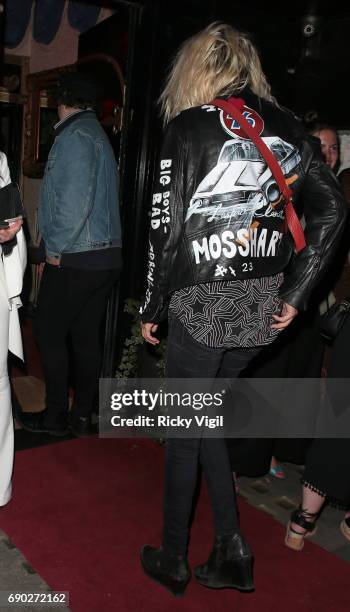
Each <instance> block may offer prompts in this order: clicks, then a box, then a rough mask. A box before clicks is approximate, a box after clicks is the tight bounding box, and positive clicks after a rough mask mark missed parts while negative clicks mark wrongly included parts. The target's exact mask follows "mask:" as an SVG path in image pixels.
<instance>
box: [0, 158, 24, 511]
mask: <svg viewBox="0 0 350 612" xmlns="http://www.w3.org/2000/svg"><path fill="white" fill-rule="evenodd" d="M8 183H10V173H9V169H8V165H7V159H6V155H5V154H4V153H2V152H0V188H2V187H4V186H5V185H7V184H8ZM21 228H22V220H18V221H16V222H14V223H11V224H10V226H9V228H8V229H0V506H4V505H5V504H7V502H8V501H9V500H10V499H11V491H12V486H11V478H12V466H13V420H12V410H11V391H10V383H9V378H8V372H7V353H8V350H10V351H11V352H12V353H14V354H15V355H17V356H18V357H20V358H21V359H23V351H22V340H21V331H20V326H19V320H18V308H19V307H20V306H21V300H20V297H19V296H20V294H21V291H22V278H23V273H24V269H25V266H26V248H25V241H24V236H23V230H22V229H21Z"/></svg>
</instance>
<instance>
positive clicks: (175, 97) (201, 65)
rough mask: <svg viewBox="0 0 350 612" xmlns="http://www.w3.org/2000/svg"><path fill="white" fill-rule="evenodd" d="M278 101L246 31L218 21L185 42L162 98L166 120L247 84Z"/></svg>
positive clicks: (162, 108) (259, 93) (271, 99)
mask: <svg viewBox="0 0 350 612" xmlns="http://www.w3.org/2000/svg"><path fill="white" fill-rule="evenodd" d="M246 86H248V87H250V89H251V90H252V91H253V92H254V93H255V94H256V95H258V96H259V97H261V98H265V99H266V100H270V101H271V102H276V100H275V99H274V98H273V96H272V95H271V91H270V85H269V84H268V82H267V79H266V77H265V75H264V73H263V70H262V67H261V63H260V59H259V55H258V52H257V50H256V49H255V47H254V45H253V43H252V42H251V41H250V40H249V38H248V36H247V35H246V34H243V33H242V32H239V31H238V30H235V29H234V28H233V27H232V26H230V25H228V24H225V23H219V22H215V23H212V24H210V25H209V26H208V27H206V28H205V29H204V30H202V31H201V32H199V33H198V34H195V35H194V36H192V37H191V38H189V39H188V40H185V42H184V43H183V44H182V45H181V47H180V49H179V51H178V52H177V54H176V56H175V58H174V61H173V62H172V65H171V69H170V73H169V75H168V78H167V80H166V84H165V87H164V90H163V92H162V94H161V96H160V98H159V102H160V105H161V112H162V115H163V118H164V124H167V123H168V122H169V121H170V120H171V119H173V118H174V117H176V115H178V114H179V113H180V112H181V111H183V110H185V109H186V108H191V107H192V106H200V105H201V104H205V103H207V102H210V100H212V99H213V98H215V97H216V96H218V95H226V94H230V93H233V92H234V93H239V92H240V91H241V90H242V89H244V87H246Z"/></svg>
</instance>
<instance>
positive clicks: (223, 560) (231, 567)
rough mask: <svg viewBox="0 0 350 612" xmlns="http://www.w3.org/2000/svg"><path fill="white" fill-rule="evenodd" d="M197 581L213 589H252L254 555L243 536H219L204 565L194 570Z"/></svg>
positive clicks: (238, 534)
mask: <svg viewBox="0 0 350 612" xmlns="http://www.w3.org/2000/svg"><path fill="white" fill-rule="evenodd" d="M194 575H195V577H196V580H197V582H199V583H200V584H202V585H203V586H206V587H209V588H211V589H225V588H229V589H239V590H241V591H252V590H253V589H254V583H253V556H252V553H251V550H250V548H249V546H248V544H247V543H246V542H245V540H244V539H243V536H242V535H241V534H240V533H239V532H237V533H235V534H234V535H231V536H217V537H216V538H215V542H214V547H213V550H212V551H211V553H210V556H209V559H208V561H207V562H206V563H205V564H204V565H197V567H196V568H195V570H194Z"/></svg>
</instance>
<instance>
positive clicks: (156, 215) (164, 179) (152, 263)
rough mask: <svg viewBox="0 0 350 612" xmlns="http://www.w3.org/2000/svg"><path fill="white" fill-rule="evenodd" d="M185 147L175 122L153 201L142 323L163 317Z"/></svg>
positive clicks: (178, 223)
mask: <svg viewBox="0 0 350 612" xmlns="http://www.w3.org/2000/svg"><path fill="white" fill-rule="evenodd" d="M184 165H185V145H184V143H183V139H182V138H181V137H180V133H179V129H178V127H177V122H176V120H174V121H172V122H171V123H170V124H169V126H168V128H167V130H166V133H165V136H164V140H163V145H162V148H161V153H160V156H159V159H158V163H157V167H156V175H155V184H154V190H153V198H152V210H151V226H150V233H149V246H148V262H147V276H146V294H145V298H144V301H143V304H142V306H141V308H140V313H141V319H142V321H143V322H144V323H152V322H153V323H158V322H159V321H161V320H162V319H164V318H165V317H166V313H167V307H168V303H167V301H168V299H167V298H168V280H169V277H170V271H171V269H172V266H173V262H174V259H175V255H176V249H177V245H178V242H179V239H180V236H181V230H182V224H183V197H184V188H183V185H184V175H185V169H184Z"/></svg>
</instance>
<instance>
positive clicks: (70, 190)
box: [39, 111, 121, 257]
mask: <svg viewBox="0 0 350 612" xmlns="http://www.w3.org/2000/svg"><path fill="white" fill-rule="evenodd" d="M66 121H67V125H66V126H65V122H63V124H62V125H61V126H60V131H59V133H58V135H57V136H56V139H55V142H54V144H53V146H52V148H51V150H50V153H49V157H48V161H47V164H46V168H45V174H44V179H43V182H42V187H41V193H40V204H39V229H40V232H41V235H42V237H43V240H44V242H45V248H46V253H47V254H48V255H49V256H51V257H60V256H61V254H62V253H75V252H82V251H91V250H95V249H104V248H108V247H120V246H121V227H120V214H119V196H118V187H119V175H118V168H117V163H116V160H115V157H114V153H113V150H112V147H111V145H110V143H109V141H108V138H107V136H106V134H105V132H104V131H103V129H102V127H101V126H100V124H99V122H98V120H97V118H96V115H95V113H94V112H93V111H84V112H81V113H80V112H79V113H77V114H76V115H74V116H70V117H69V118H67V119H66Z"/></svg>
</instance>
